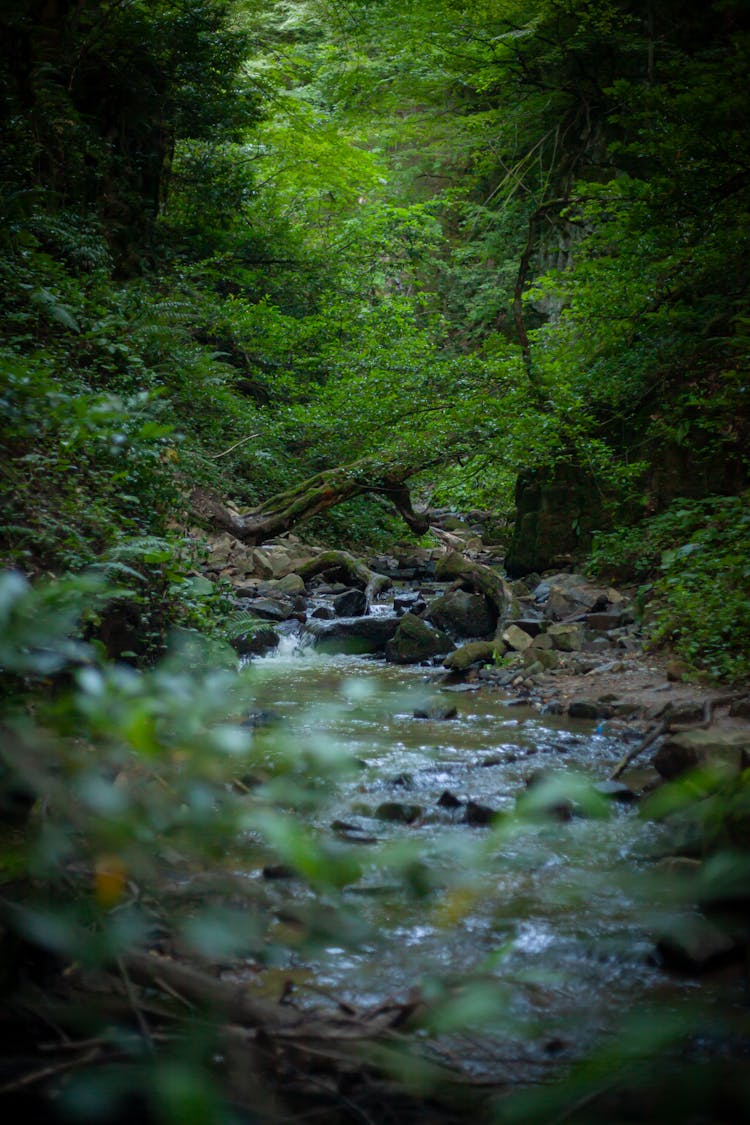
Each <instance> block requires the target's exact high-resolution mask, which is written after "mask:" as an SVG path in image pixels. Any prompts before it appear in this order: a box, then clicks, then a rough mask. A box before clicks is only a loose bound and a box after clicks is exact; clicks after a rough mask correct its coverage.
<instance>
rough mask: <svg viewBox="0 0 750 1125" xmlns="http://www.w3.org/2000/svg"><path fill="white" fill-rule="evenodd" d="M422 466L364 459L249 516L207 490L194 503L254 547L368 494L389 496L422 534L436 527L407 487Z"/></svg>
mask: <svg viewBox="0 0 750 1125" xmlns="http://www.w3.org/2000/svg"><path fill="white" fill-rule="evenodd" d="M422 468H425V465H424V464H423V463H420V464H414V463H411V462H405V463H403V462H401V463H393V462H391V463H388V462H386V463H384V462H383V460H382V458H378V457H362V458H361V459H360V460H359V461H353V462H352V463H351V464H349V465H342V466H340V467H339V468H336V469H326V470H324V472H322V473H317V474H316V475H315V476H314V477H310V478H309V479H308V480H305V481H302V483H301V484H298V485H295V487H294V488H290V489H288V490H287V491H286V492H280V493H277V495H276V496H272V497H270V499H268V500H265V501H264V502H263V503H262V504H259V505H258V506H257V508H253V509H252V510H251V511H249V512H246V513H245V514H244V515H239V514H237V513H235V512H233V511H231V510H230V509H229V508H227V507H226V506H225V505H224V504H222V503H221V501H219V500H218V499H217V498H216V497H215V496H213V495H211V494H210V493H209V492H207V491H206V490H205V489H202V488H196V489H194V490H193V492H192V494H191V500H192V504H193V507H194V509H195V511H196V512H197V513H198V514H199V515H201V516H203V517H204V518H208V519H210V520H211V521H212V522H213V523H214V524H216V526H218V527H220V528H222V530H224V531H228V532H229V533H230V535H234V536H235V538H236V539H239V540H240V541H241V542H242V543H247V544H249V545H250V546H251V547H257V546H258V544H260V543H265V542H266V541H267V540H268V539H273V538H274V536H276V535H283V534H284V532H287V531H290V530H291V529H292V528H293V527H295V526H296V525H297V524H299V523H304V522H305V520H309V519H312V518H313V516H319V515H321V514H322V513H323V512H327V511H328V510H329V509H330V508H334V507H336V505H337V504H342V503H343V502H344V501H345V500H351V499H352V498H353V497H355V496H363V495H364V494H365V493H367V492H373V493H376V494H377V495H380V496H385V497H386V498H387V499H388V500H390V501H391V503H392V504H393V505H394V507H395V508H396V510H397V511H398V513H399V515H400V516H401V517H402V518H403V519H404V521H405V522H406V523H407V524H408V526H409V527H410V528H411V530H412V531H414V532H416V533H417V534H418V535H422V534H424V532H426V531H427V530H428V529H429V526H430V517H429V513H428V512H415V510H414V508H413V507H412V502H411V496H410V495H409V489H408V487H407V485H406V481H407V480H408V478H409V477H411V476H413V475H414V474H415V473H417V472H419V470H420V469H422Z"/></svg>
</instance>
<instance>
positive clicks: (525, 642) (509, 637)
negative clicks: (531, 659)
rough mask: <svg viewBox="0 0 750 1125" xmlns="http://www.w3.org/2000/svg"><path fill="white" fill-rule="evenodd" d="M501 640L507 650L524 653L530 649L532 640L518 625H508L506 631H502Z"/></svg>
mask: <svg viewBox="0 0 750 1125" xmlns="http://www.w3.org/2000/svg"><path fill="white" fill-rule="evenodd" d="M503 640H504V641H505V643H506V645H507V646H508V647H509V648H512V649H514V650H515V651H516V652H526V649H527V648H530V647H531V645H532V642H533V640H534V638H533V637H530V636H529V634H528V633H525V632H524V631H523V629H520V628H519V627H518V625H509V626H508V628H507V629H504V630H503Z"/></svg>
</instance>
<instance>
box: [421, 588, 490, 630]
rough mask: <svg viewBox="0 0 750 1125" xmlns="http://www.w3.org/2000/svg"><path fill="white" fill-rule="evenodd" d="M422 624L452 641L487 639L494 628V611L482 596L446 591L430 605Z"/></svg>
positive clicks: (462, 591)
mask: <svg viewBox="0 0 750 1125" xmlns="http://www.w3.org/2000/svg"><path fill="white" fill-rule="evenodd" d="M425 620H426V621H429V622H431V623H432V624H433V625H434V626H435V627H436V628H437V629H442V630H443V631H444V632H446V633H450V634H451V636H454V637H489V636H492V634H493V633H494V631H495V626H496V625H497V610H496V609H495V607H494V606H492V605H491V604H490V602H489V601H488V600H487V598H485V597H484V595H483V594H472V593H469V591H467V590H449V591H448V593H447V594H443V595H442V597H439V598H435V600H434V601H433V602H431V603H430V608H429V609H428V611H427V613H426V614H425Z"/></svg>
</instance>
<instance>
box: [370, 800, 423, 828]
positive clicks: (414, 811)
mask: <svg viewBox="0 0 750 1125" xmlns="http://www.w3.org/2000/svg"><path fill="white" fill-rule="evenodd" d="M423 812H424V809H423V808H422V806H421V805H407V804H404V803H403V802H401V801H383V803H382V805H378V807H377V808H376V809H375V816H376V817H377V819H378V820H389V821H392V822H393V823H397V824H413V823H414V821H415V820H419V818H420V816H421V815H422V813H423Z"/></svg>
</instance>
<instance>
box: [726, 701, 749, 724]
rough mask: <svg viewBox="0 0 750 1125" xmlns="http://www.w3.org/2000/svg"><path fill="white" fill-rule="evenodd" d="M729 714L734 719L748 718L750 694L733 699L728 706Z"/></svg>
mask: <svg viewBox="0 0 750 1125" xmlns="http://www.w3.org/2000/svg"><path fill="white" fill-rule="evenodd" d="M729 714H730V715H731V716H732V718H734V719H750V695H743V697H742V698H741V699H735V700H734V702H733V703H732V705H731V707H730V708H729Z"/></svg>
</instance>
